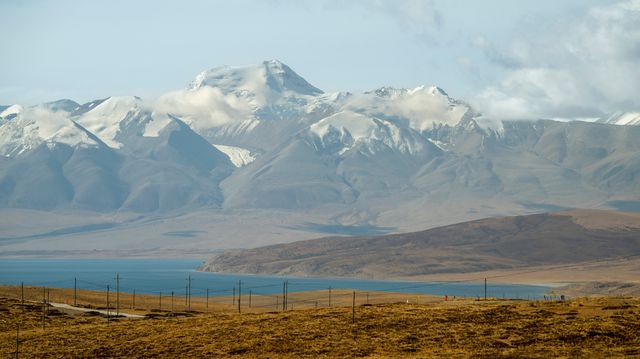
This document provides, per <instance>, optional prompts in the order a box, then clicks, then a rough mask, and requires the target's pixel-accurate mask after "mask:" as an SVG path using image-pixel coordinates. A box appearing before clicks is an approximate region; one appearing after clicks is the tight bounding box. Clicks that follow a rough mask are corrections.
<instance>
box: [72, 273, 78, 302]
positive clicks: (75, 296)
mask: <svg viewBox="0 0 640 359" xmlns="http://www.w3.org/2000/svg"><path fill="white" fill-rule="evenodd" d="M73 306H74V307H77V306H78V278H75V277H74V278H73Z"/></svg>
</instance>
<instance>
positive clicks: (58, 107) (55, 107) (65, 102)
mask: <svg viewBox="0 0 640 359" xmlns="http://www.w3.org/2000/svg"><path fill="white" fill-rule="evenodd" d="M42 106H43V107H45V108H47V109H49V110H51V111H53V112H58V111H62V112H67V113H72V112H74V111H77V110H78V109H79V108H80V104H78V103H77V102H75V101H73V100H69V99H62V100H57V101H52V102H47V103H44V104H42Z"/></svg>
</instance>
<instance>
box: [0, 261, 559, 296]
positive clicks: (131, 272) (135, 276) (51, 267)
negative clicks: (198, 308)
mask: <svg viewBox="0 0 640 359" xmlns="http://www.w3.org/2000/svg"><path fill="white" fill-rule="evenodd" d="M200 264H202V261H200V260H193V259H2V260H0V284H13V285H19V284H20V283H21V282H24V284H25V285H32V286H47V287H58V288H73V286H74V279H75V280H76V283H77V285H78V288H80V289H90V290H106V288H107V285H109V286H110V288H112V289H113V288H115V286H116V276H117V275H119V276H120V290H121V291H123V292H133V290H134V289H135V291H136V292H137V293H147V294H157V293H160V292H162V293H170V292H175V293H176V294H178V293H184V292H185V288H186V285H187V278H188V277H189V276H190V277H191V293H192V295H194V296H199V295H205V293H206V292H207V290H208V291H209V294H210V295H211V296H216V295H217V296H223V295H225V296H226V295H231V294H232V292H233V291H234V287H237V286H238V281H241V282H242V284H241V286H242V291H243V292H244V293H246V292H247V291H249V290H251V291H252V292H253V293H254V294H276V293H282V286H283V282H284V281H285V280H287V281H288V288H289V292H298V291H309V290H326V289H328V288H329V287H331V288H335V289H339V288H349V289H355V290H360V291H375V290H377V291H388V292H402V293H420V294H434V295H449V296H466V297H482V296H484V283H480V282H478V283H469V282H464V283H463V282H408V281H387V280H366V279H343V278H309V277H279V276H262V275H237V274H220V273H208V272H198V271H196V270H195V269H196V268H197V267H198V266H200ZM548 290H549V288H548V287H543V286H532V285H508V284H495V283H489V284H488V287H487V294H488V296H490V297H506V298H532V299H533V298H541V297H542V296H543V295H544V294H545V293H546V292H547V291H548Z"/></svg>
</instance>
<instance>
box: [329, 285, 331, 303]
mask: <svg viewBox="0 0 640 359" xmlns="http://www.w3.org/2000/svg"><path fill="white" fill-rule="evenodd" d="M329 307H331V286H329Z"/></svg>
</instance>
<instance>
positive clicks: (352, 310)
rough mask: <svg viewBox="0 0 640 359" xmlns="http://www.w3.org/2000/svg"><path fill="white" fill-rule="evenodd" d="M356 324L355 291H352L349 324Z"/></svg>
mask: <svg viewBox="0 0 640 359" xmlns="http://www.w3.org/2000/svg"><path fill="white" fill-rule="evenodd" d="M355 323H356V291H355V290H354V291H353V302H351V324H355Z"/></svg>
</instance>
